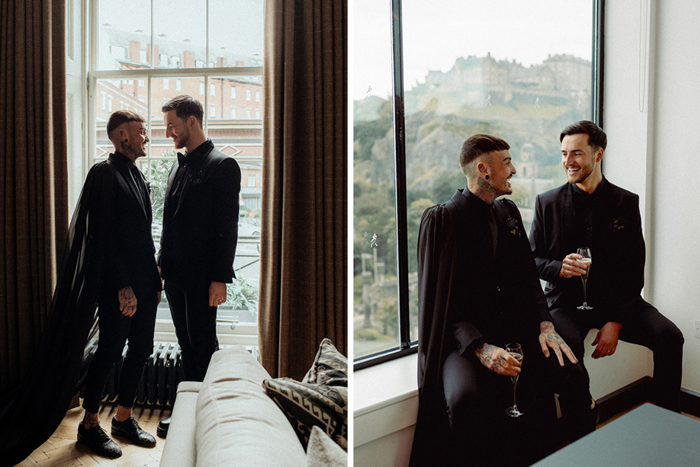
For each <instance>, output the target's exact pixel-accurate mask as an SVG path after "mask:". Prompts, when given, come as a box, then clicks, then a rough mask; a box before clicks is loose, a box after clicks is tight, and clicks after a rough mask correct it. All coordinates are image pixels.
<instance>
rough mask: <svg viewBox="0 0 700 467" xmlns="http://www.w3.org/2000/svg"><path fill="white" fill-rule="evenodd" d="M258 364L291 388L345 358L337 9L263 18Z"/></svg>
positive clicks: (285, 11) (301, 2)
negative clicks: (326, 341) (330, 351)
mask: <svg viewBox="0 0 700 467" xmlns="http://www.w3.org/2000/svg"><path fill="white" fill-rule="evenodd" d="M264 74H265V76H264V80H263V81H264V95H265V102H264V110H265V115H264V119H265V122H264V129H265V130H264V136H263V157H264V164H263V199H262V204H263V219H264V224H265V225H264V226H263V230H262V239H261V243H262V250H261V269H260V274H261V277H260V301H259V304H260V305H259V309H260V312H259V343H260V353H261V360H262V363H263V365H264V366H265V368H266V369H267V370H268V372H269V373H270V374H271V375H273V376H289V377H292V378H296V379H300V378H301V377H303V376H304V374H305V373H306V371H307V370H308V368H309V366H310V365H311V363H312V361H313V358H314V355H315V353H316V351H317V348H318V345H319V344H320V342H321V340H322V339H323V338H325V337H328V338H330V339H331V340H333V342H334V344H335V345H336V347H337V348H338V350H340V351H341V352H343V353H345V354H347V264H348V263H347V183H348V180H347V179H348V177H347V162H348V159H347V0H341V1H327V0H275V1H268V2H267V4H266V9H265V71H264Z"/></svg>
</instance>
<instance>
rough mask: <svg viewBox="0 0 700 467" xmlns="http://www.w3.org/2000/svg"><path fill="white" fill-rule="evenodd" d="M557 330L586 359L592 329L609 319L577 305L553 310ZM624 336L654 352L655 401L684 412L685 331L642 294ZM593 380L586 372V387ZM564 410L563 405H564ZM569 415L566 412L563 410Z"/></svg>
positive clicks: (621, 334) (624, 323)
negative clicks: (585, 341) (682, 379)
mask: <svg viewBox="0 0 700 467" xmlns="http://www.w3.org/2000/svg"><path fill="white" fill-rule="evenodd" d="M550 311H551V313H552V319H553V320H554V325H555V327H556V330H557V332H558V333H559V335H561V337H562V338H563V339H564V340H565V341H566V342H567V344H569V346H570V347H571V349H572V350H573V352H574V354H575V355H576V358H578V359H579V361H580V362H583V355H584V345H583V341H584V339H585V338H586V335H587V334H588V332H589V331H590V330H591V329H592V328H597V329H600V328H601V327H603V326H604V325H605V323H607V322H608V319H607V318H606V317H605V315H604V314H603V313H602V312H601V310H596V309H595V307H594V309H593V310H588V311H583V310H578V309H576V308H575V307H569V308H554V309H552V310H550ZM620 339H621V340H623V341H626V342H631V343H633V344H639V345H643V346H645V347H647V348H649V349H650V350H651V351H652V352H654V380H653V383H652V388H653V394H652V401H653V402H654V403H655V404H656V405H659V406H661V407H664V408H666V409H669V410H673V411H675V412H680V389H681V377H682V372H683V342H684V339H683V334H682V333H681V331H680V330H679V329H678V327H677V326H676V325H675V324H673V323H672V322H671V321H670V320H669V319H668V318H666V317H665V316H663V315H662V314H661V313H659V311H658V310H657V309H656V308H654V307H653V306H652V305H650V304H649V303H647V302H646V301H644V300H643V299H642V298H641V297H640V298H639V301H638V302H637V303H636V305H635V309H634V310H633V311H631V312H630V313H629V319H627V320H626V321H624V322H623V323H622V328H621V329H620ZM589 383H590V380H589V378H588V372H586V381H585V384H586V388H588V387H589ZM562 412H563V408H562ZM562 415H564V416H566V414H564V413H562Z"/></svg>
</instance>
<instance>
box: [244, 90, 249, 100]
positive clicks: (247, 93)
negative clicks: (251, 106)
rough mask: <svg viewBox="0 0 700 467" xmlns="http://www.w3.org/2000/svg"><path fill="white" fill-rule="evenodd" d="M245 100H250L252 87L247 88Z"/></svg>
mask: <svg viewBox="0 0 700 467" xmlns="http://www.w3.org/2000/svg"><path fill="white" fill-rule="evenodd" d="M245 100H247V101H249V100H250V89H246V90H245Z"/></svg>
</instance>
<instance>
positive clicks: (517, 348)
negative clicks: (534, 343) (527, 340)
mask: <svg viewBox="0 0 700 467" xmlns="http://www.w3.org/2000/svg"><path fill="white" fill-rule="evenodd" d="M506 352H508V353H510V354H511V355H512V356H513V358H515V359H516V360H517V361H518V362H519V363H520V364H521V365H522V363H523V348H522V346H521V345H520V344H508V345H506ZM519 376H520V374H519V373H518V374H517V375H515V376H511V377H510V379H511V381H512V382H513V406H512V407H508V408H507V409H506V415H508V416H509V417H520V416H521V415H525V414H524V413H522V412H521V411H520V409H518V403H517V400H516V395H515V389H516V387H517V385H518V377H519Z"/></svg>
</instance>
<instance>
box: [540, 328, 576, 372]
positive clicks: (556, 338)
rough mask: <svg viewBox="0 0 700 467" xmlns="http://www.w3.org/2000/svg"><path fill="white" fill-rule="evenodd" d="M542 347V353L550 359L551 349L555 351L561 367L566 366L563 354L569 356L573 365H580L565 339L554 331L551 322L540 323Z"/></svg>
mask: <svg viewBox="0 0 700 467" xmlns="http://www.w3.org/2000/svg"><path fill="white" fill-rule="evenodd" d="M540 346H541V347H542V353H543V354H544V356H545V357H547V358H549V349H550V348H551V349H552V350H554V354H555V355H556V356H557V359H558V360H559V364H560V365H561V366H564V357H563V356H562V353H563V354H564V355H566V356H567V358H568V359H569V360H570V361H571V363H574V364H575V363H578V360H577V359H576V356H575V355H574V353H573V352H572V351H571V348H570V347H569V346H568V345H566V342H564V339H562V338H561V336H560V335H559V334H557V332H556V331H555V330H554V324H553V323H552V322H551V321H542V322H541V323H540Z"/></svg>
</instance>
